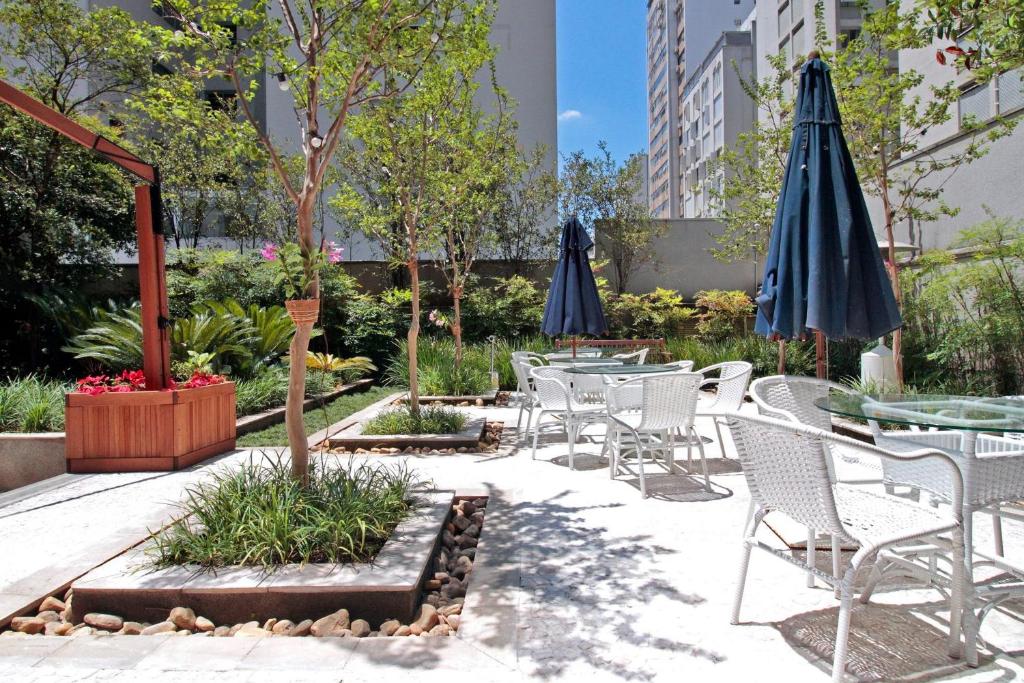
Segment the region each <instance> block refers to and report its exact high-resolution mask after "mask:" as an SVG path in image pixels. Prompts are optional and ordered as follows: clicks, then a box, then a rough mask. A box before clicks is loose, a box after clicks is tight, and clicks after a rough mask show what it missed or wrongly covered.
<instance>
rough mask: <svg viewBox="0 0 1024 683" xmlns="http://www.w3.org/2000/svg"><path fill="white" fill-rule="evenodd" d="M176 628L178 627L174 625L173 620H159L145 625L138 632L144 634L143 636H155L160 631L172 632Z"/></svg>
mask: <svg viewBox="0 0 1024 683" xmlns="http://www.w3.org/2000/svg"><path fill="white" fill-rule="evenodd" d="M177 629H178V627H177V626H175V625H174V622H171V621H161V622H160V623H158V624H153V625H152V626H147V627H146V628H144V629H142V631H141V632H140V633H141V635H144V636H155V635H159V634H161V633H172V632H174V631H176V630H177Z"/></svg>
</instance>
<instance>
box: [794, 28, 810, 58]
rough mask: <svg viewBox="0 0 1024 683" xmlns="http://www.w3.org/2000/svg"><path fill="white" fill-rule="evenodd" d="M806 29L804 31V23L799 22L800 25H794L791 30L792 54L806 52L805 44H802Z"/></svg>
mask: <svg viewBox="0 0 1024 683" xmlns="http://www.w3.org/2000/svg"><path fill="white" fill-rule="evenodd" d="M805 34H806V31H804V24H803V22H800V25H799V26H797V27H796V30H795V31H794V32H793V54H794V55H804V54H807V52H808V50H807V46H806V45H804V38H805Z"/></svg>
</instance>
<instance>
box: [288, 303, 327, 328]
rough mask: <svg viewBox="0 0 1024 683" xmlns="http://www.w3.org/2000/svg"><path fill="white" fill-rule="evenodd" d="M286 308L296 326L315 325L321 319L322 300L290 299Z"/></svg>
mask: <svg viewBox="0 0 1024 683" xmlns="http://www.w3.org/2000/svg"><path fill="white" fill-rule="evenodd" d="M284 307H285V308H287V309H288V315H289V316H290V317H291V319H292V322H294V323H295V324H296V325H302V324H309V323H315V322H316V321H317V318H319V317H320V299H289V300H288V301H285V302H284Z"/></svg>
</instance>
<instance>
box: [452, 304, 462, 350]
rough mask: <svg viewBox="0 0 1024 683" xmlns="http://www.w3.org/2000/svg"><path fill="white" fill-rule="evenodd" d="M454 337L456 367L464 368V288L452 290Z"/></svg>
mask: <svg viewBox="0 0 1024 683" xmlns="http://www.w3.org/2000/svg"><path fill="white" fill-rule="evenodd" d="M452 336H454V337H455V367H457V368H461V367H462V287H454V288H453V289H452Z"/></svg>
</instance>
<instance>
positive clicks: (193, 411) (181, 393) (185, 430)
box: [64, 382, 235, 472]
mask: <svg viewBox="0 0 1024 683" xmlns="http://www.w3.org/2000/svg"><path fill="white" fill-rule="evenodd" d="M65 406H66V408H65V426H64V431H65V434H66V441H65V448H64V454H65V456H66V458H67V465H68V472H139V471H168V470H177V469H181V468H183V467H188V466H190V465H193V464H195V463H197V462H199V461H200V460H203V459H205V458H209V457H211V456H213V455H217V454H219V453H223V452H225V451H229V450H232V449H233V448H234V447H235V385H234V383H233V382H224V383H223V384H214V385H211V386H206V387H199V388H197V389H174V390H170V391H133V392H127V393H123V394H122V393H107V394H100V395H99V396H89V395H87V394H67V396H66V400H65Z"/></svg>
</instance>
